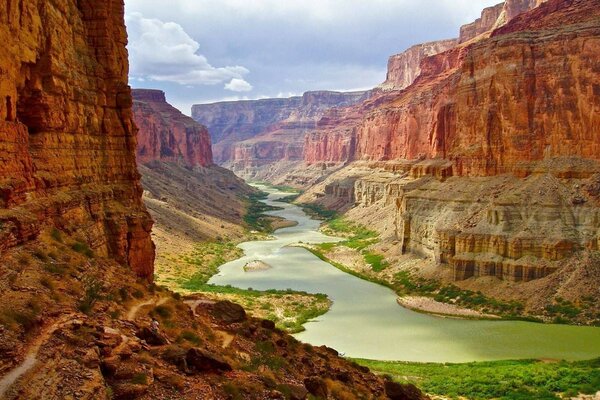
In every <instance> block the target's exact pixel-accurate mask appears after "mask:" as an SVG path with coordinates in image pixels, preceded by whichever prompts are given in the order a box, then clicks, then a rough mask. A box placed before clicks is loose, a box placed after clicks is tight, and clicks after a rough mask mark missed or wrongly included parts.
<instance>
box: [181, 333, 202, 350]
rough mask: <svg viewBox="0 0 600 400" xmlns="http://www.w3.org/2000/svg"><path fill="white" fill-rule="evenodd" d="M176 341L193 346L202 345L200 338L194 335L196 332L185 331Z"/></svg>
mask: <svg viewBox="0 0 600 400" xmlns="http://www.w3.org/2000/svg"><path fill="white" fill-rule="evenodd" d="M177 340H178V341H183V340H185V341H187V342H190V343H193V344H195V345H196V346H199V345H201V344H202V339H201V338H200V336H198V335H197V334H196V332H194V331H189V330H185V331H183V332H181V334H180V335H179V337H178V338H177Z"/></svg>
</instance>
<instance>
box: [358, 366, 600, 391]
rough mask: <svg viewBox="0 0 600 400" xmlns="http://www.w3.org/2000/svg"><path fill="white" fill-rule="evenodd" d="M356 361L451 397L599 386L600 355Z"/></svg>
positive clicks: (396, 378) (575, 389)
mask: <svg viewBox="0 0 600 400" xmlns="http://www.w3.org/2000/svg"><path fill="white" fill-rule="evenodd" d="M355 361H356V362H358V363H359V364H362V365H365V366H367V367H369V368H370V369H371V370H373V371H376V372H379V373H383V374H389V375H391V376H392V377H393V378H394V379H395V380H397V381H399V382H401V383H406V382H410V383H414V384H415V385H417V386H418V387H419V388H421V389H422V390H423V391H425V392H427V393H430V394H435V395H439V396H447V397H450V398H453V399H457V398H459V397H466V398H469V399H473V400H478V399H506V400H509V399H510V400H517V399H540V400H542V399H561V398H567V397H570V396H576V395H577V394H579V393H584V394H592V393H596V392H597V391H599V390H600V359H595V360H591V361H578V362H565V361H562V362H557V363H545V362H541V361H536V360H522V361H493V362H474V363H465V364H435V363H407V362H386V361H371V360H360V359H359V360H355Z"/></svg>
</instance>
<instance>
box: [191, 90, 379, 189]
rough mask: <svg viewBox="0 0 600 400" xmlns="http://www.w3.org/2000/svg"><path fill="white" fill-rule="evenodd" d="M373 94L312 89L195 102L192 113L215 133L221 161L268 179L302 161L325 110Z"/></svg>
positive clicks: (244, 173)
mask: <svg viewBox="0 0 600 400" xmlns="http://www.w3.org/2000/svg"><path fill="white" fill-rule="evenodd" d="M369 95H370V92H349V93H339V92H328V91H318V92H307V93H305V94H304V95H303V96H301V97H300V96H297V97H291V98H288V99H263V100H251V101H239V102H225V103H216V104H206V105H195V106H194V107H193V108H192V115H193V117H194V119H196V120H197V121H199V122H201V123H203V124H205V125H206V126H207V127H208V129H209V131H210V132H211V136H212V138H213V143H214V145H213V152H214V155H215V161H216V162H217V163H219V164H222V165H224V166H227V167H228V168H230V169H232V170H233V171H235V172H236V173H238V174H239V175H241V176H244V177H245V178H250V179H262V178H264V176H263V175H265V174H269V173H271V174H273V173H274V174H279V173H283V172H282V170H285V169H287V168H290V165H292V164H294V162H298V161H300V160H302V158H303V147H304V134H305V133H306V132H307V131H309V130H312V129H314V128H315V127H316V123H317V121H318V120H319V119H320V118H321V117H322V115H323V114H324V113H325V111H327V110H329V109H331V108H335V107H344V106H349V105H353V104H356V103H359V102H361V101H363V100H365V99H366V98H368V97H369ZM274 164H277V165H274ZM273 168H275V169H276V170H277V172H275V171H271V170H272V169H273Z"/></svg>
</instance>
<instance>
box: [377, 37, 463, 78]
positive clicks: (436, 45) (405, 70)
mask: <svg viewBox="0 0 600 400" xmlns="http://www.w3.org/2000/svg"><path fill="white" fill-rule="evenodd" d="M457 44H458V41H457V40H456V39H448V40H440V41H437V42H429V43H423V44H418V45H416V46H413V47H411V48H410V49H408V50H406V51H405V52H403V53H400V54H396V55H394V56H391V57H390V59H389V60H388V69H387V71H388V72H387V76H386V79H385V82H383V83H382V84H381V86H379V88H381V89H383V90H402V89H405V88H407V87H409V86H410V85H412V83H413V82H414V81H415V79H417V77H418V76H419V75H421V61H423V59H424V58H425V57H429V56H433V55H435V54H438V53H442V52H444V51H447V50H450V49H452V48H453V47H455V46H456V45H457Z"/></svg>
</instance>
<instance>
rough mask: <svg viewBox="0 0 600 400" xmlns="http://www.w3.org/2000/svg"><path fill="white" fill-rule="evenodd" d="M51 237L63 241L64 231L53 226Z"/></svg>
mask: <svg viewBox="0 0 600 400" xmlns="http://www.w3.org/2000/svg"><path fill="white" fill-rule="evenodd" d="M50 237H51V238H52V239H54V240H55V241H57V242H59V243H62V242H63V238H62V233H61V231H59V230H58V229H56V228H52V230H51V231H50Z"/></svg>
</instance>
